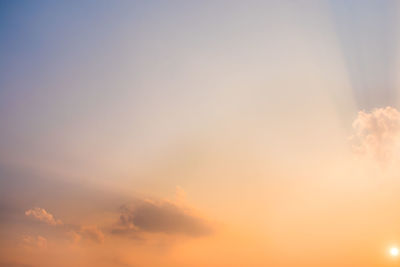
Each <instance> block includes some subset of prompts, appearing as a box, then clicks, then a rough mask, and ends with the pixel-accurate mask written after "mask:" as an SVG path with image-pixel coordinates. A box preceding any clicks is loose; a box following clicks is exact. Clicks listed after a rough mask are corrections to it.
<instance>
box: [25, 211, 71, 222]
mask: <svg viewBox="0 0 400 267" xmlns="http://www.w3.org/2000/svg"><path fill="white" fill-rule="evenodd" d="M25 215H26V216H28V217H32V218H34V219H35V220H38V221H41V222H44V223H47V224H49V225H62V224H63V223H62V221H61V220H56V219H55V218H54V216H53V214H51V213H49V212H47V211H46V210H45V209H42V208H38V207H36V208H33V209H30V210H27V211H25Z"/></svg>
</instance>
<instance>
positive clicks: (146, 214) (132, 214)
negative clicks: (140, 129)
mask: <svg viewBox="0 0 400 267" xmlns="http://www.w3.org/2000/svg"><path fill="white" fill-rule="evenodd" d="M212 231H213V229H212V227H211V225H210V224H209V223H208V222H207V221H206V220H204V219H203V218H201V217H198V216H196V215H194V214H193V213H192V212H190V210H188V209H187V208H184V207H182V206H180V205H178V204H175V203H173V202H170V201H149V200H141V201H138V202H137V203H135V204H134V205H132V206H128V205H124V206H122V207H121V214H120V217H119V221H118V224H117V225H116V227H114V229H113V230H112V232H113V233H114V234H132V233H140V232H148V233H165V234H182V235H186V236H192V237H196V236H205V235H209V234H211V233H212Z"/></svg>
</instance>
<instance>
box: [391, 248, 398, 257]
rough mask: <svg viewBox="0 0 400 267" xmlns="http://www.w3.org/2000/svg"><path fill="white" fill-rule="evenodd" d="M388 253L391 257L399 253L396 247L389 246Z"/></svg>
mask: <svg viewBox="0 0 400 267" xmlns="http://www.w3.org/2000/svg"><path fill="white" fill-rule="evenodd" d="M390 255H392V256H393V257H397V256H398V255H399V249H398V248H397V247H391V248H390Z"/></svg>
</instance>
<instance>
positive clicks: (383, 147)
mask: <svg viewBox="0 0 400 267" xmlns="http://www.w3.org/2000/svg"><path fill="white" fill-rule="evenodd" d="M353 129H354V131H355V133H354V135H353V136H351V141H352V142H353V148H354V151H355V152H356V153H360V154H366V155H369V156H372V157H373V158H375V159H377V160H380V161H386V160H389V159H390V158H391V157H392V156H393V154H394V153H395V152H397V151H399V144H400V142H399V141H400V112H399V111H398V110H397V109H395V108H392V107H386V108H376V109H373V110H372V111H371V112H366V111H359V112H358V115H357V118H356V119H355V120H354V122H353Z"/></svg>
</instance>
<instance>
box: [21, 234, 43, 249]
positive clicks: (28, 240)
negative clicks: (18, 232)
mask: <svg viewBox="0 0 400 267" xmlns="http://www.w3.org/2000/svg"><path fill="white" fill-rule="evenodd" d="M22 241H23V243H24V245H25V246H27V247H38V248H47V239H46V238H44V237H43V236H40V235H38V236H37V237H34V236H24V237H22Z"/></svg>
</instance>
